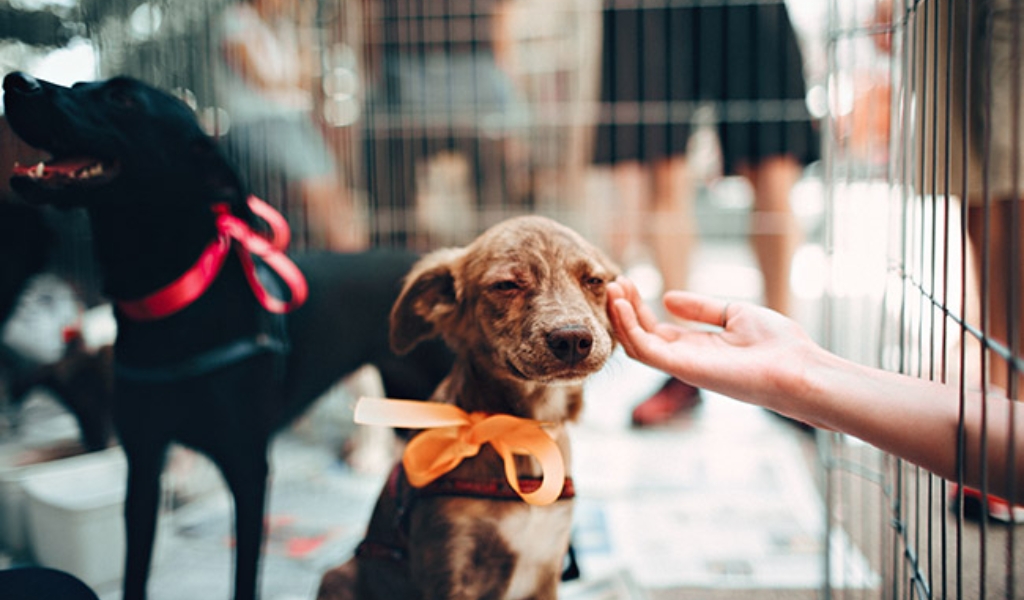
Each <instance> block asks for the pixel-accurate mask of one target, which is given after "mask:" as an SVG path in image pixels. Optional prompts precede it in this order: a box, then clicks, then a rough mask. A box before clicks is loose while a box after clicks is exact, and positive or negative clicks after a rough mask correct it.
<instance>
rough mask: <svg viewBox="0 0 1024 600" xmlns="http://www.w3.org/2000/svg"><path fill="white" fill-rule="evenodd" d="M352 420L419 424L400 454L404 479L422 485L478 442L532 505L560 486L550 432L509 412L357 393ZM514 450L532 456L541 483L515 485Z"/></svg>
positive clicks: (553, 496)
mask: <svg viewBox="0 0 1024 600" xmlns="http://www.w3.org/2000/svg"><path fill="white" fill-rule="evenodd" d="M355 421H356V423H361V424H364V425H385V426H388V427H399V428H403V429H423V430H425V431H422V432H420V433H419V434H418V435H416V437H414V438H413V439H412V440H410V441H409V443H408V445H407V446H406V448H405V453H404V454H403V455H402V464H403V466H404V467H405V472H406V475H407V476H408V478H409V483H411V484H412V485H413V486H414V487H423V486H425V485H427V484H429V483H430V482H432V481H434V480H435V479H437V478H438V477H440V476H442V475H444V474H445V473H448V472H449V471H451V470H452V469H454V468H455V467H457V466H458V465H459V463H461V462H462V460H463V459H465V458H469V457H470V456H476V454H477V453H478V452H479V451H480V447H481V446H483V445H484V444H490V445H491V446H492V447H493V448H494V449H495V450H496V451H497V452H498V455H499V456H501V459H502V460H503V461H504V463H505V478H506V479H507V480H508V483H509V485H511V486H512V489H513V490H515V492H516V493H517V494H519V497H520V498H522V499H523V500H524V501H526V503H528V504H533V505H537V506H542V505H546V504H551V503H552V502H554V501H555V500H558V497H559V495H560V494H561V493H562V486H564V485H565V463H564V462H563V461H562V453H561V451H560V450H559V449H558V444H556V443H555V441H554V440H553V439H551V436H550V435H548V434H547V432H545V431H544V429H543V428H541V424H540V423H539V422H537V421H534V420H533V419H523V418H520V417H513V416H512V415H505V414H497V415H488V414H487V413H481V412H474V413H467V412H466V411H464V410H462V409H461V408H459V407H457V406H452V405H450V404H439V403H436V402H417V401H413V400H391V399H386V398H360V399H359V403H358V404H356V414H355ZM514 454H522V455H527V456H532V457H534V458H535V459H537V461H538V462H539V463H540V466H541V469H542V471H543V473H542V475H541V483H540V487H538V488H537V489H536V490H535V491H533V492H523V491H521V490H520V489H519V474H518V473H517V472H516V465H515V459H514V458H513V455H514Z"/></svg>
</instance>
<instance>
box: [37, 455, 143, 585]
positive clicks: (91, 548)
mask: <svg viewBox="0 0 1024 600" xmlns="http://www.w3.org/2000/svg"><path fill="white" fill-rule="evenodd" d="M126 477H127V464H126V462H125V458H124V453H123V452H122V451H121V449H120V448H111V449H109V450H104V451H102V452H94V453H91V454H85V455H82V456H76V457H74V458H68V459H64V460H60V461H54V462H53V463H48V464H47V465H46V468H45V469H41V470H40V471H39V472H38V473H34V474H29V475H27V476H25V477H24V478H23V480H22V487H23V489H24V491H25V496H26V498H27V506H28V511H27V512H28V521H27V524H28V527H27V530H28V538H29V544H30V547H31V549H32V552H33V554H34V555H35V558H36V561H38V562H39V563H40V564H42V565H45V566H48V567H52V568H55V569H60V570H63V571H67V572H69V573H72V574H73V575H75V576H77V577H78V578H80V579H81V580H82V581H84V582H85V583H87V584H89V585H90V586H93V587H95V586H99V585H102V584H106V583H110V582H114V581H117V580H119V579H120V578H121V575H122V570H123V566H124V552H125V542H124V518H123V512H124V493H125V481H126Z"/></svg>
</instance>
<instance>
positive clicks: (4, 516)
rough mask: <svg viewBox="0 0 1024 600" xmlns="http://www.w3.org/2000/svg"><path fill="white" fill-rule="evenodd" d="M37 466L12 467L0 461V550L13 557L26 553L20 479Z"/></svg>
mask: <svg viewBox="0 0 1024 600" xmlns="http://www.w3.org/2000/svg"><path fill="white" fill-rule="evenodd" d="M36 467H38V465H28V466H14V465H10V464H7V463H6V462H4V461H3V460H0V548H4V549H6V550H7V551H8V552H11V553H13V554H14V555H15V556H21V555H23V554H25V553H27V552H28V533H27V532H26V531H25V521H26V520H27V519H28V508H27V507H26V506H25V505H26V500H25V491H24V490H23V489H22V487H21V482H22V479H23V478H24V477H25V474H26V473H28V472H29V471H30V470H32V469H34V468H36Z"/></svg>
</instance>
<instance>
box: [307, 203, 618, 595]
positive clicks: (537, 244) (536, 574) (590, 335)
mask: <svg viewBox="0 0 1024 600" xmlns="http://www.w3.org/2000/svg"><path fill="white" fill-rule="evenodd" d="M616 274H617V269H616V267H615V266H614V265H613V264H612V262H611V261H610V260H609V259H608V258H607V257H605V256H604V254H602V253H601V252H600V251H599V250H598V249H597V248H595V247H594V246H592V245H591V244H589V243H587V242H586V241H585V240H584V239H583V238H582V237H581V236H579V235H578V234H577V233H575V232H574V231H572V230H570V229H568V228H566V227H564V226H562V225H560V224H558V223H556V222H554V221H552V220H550V219H547V218H544V217H536V216H531V217H519V218H514V219H510V220H507V221H505V222H503V223H500V224H498V225H496V226H494V227H492V228H491V229H489V230H488V231H486V232H485V233H484V234H483V235H481V236H480V237H479V238H477V239H476V240H475V241H474V242H473V243H472V244H470V245H469V246H467V247H465V248H458V249H446V250H439V251H436V252H434V253H432V254H429V255H427V256H426V257H424V258H423V259H421V260H420V262H419V263H417V264H416V266H414V267H413V269H412V272H411V273H410V274H409V276H408V277H407V279H406V282H405V286H404V289H403V291H402V293H401V294H400V296H399V298H398V300H397V302H396V304H395V306H394V309H393V310H392V313H391V343H392V346H393V348H394V349H395V350H396V351H399V352H406V351H409V350H410V349H412V348H413V347H414V346H415V345H416V344H417V343H419V342H420V341H423V340H426V339H429V338H433V337H435V336H438V335H440V336H442V337H443V338H444V340H445V341H446V342H447V343H448V345H449V346H450V347H451V348H452V349H453V350H454V351H455V353H456V356H457V358H456V361H455V364H454V366H453V368H452V371H451V373H450V375H449V376H448V378H447V379H445V380H444V381H443V382H442V383H441V385H440V386H439V387H438V389H437V391H436V392H435V393H434V396H433V400H434V401H435V402H440V403H446V404H453V405H455V406H457V407H459V408H461V409H462V410H464V411H466V412H467V413H486V414H488V415H495V414H499V415H513V416H516V417H523V418H528V419H535V420H537V421H540V422H542V423H543V428H544V431H546V432H547V434H548V435H549V436H550V437H551V438H552V439H553V440H554V442H555V443H556V444H557V447H558V449H559V450H560V453H561V458H562V459H564V462H565V464H566V473H568V472H569V469H568V462H569V440H568V437H567V435H566V431H565V427H564V424H565V423H566V422H567V421H571V420H573V419H574V418H575V417H576V416H577V415H578V414H579V412H580V409H581V408H582V402H583V398H582V382H583V380H584V378H585V377H587V376H588V375H591V374H592V373H594V372H596V371H598V370H599V369H600V368H601V367H602V366H603V365H604V363H605V361H606V360H607V359H608V357H609V356H610V355H611V353H612V350H613V348H614V338H613V337H612V335H611V329H610V324H609V321H608V318H607V315H606V312H605V286H606V284H607V283H608V282H609V281H611V280H612V279H613V278H614V277H615V275H616ZM515 462H516V467H517V469H518V475H519V484H520V486H521V487H522V488H523V489H524V490H525V489H527V483H528V482H529V481H531V478H536V477H539V476H541V475H542V473H541V468H540V465H539V464H538V463H537V461H536V460H534V459H533V458H531V457H529V456H523V455H518V456H516V457H515ZM505 472H506V471H505V467H504V465H503V462H502V458H501V457H500V456H499V454H498V452H496V451H495V450H494V448H493V447H492V446H490V445H483V446H482V447H481V448H480V451H479V453H478V454H476V455H475V456H471V457H468V458H466V459H465V460H462V462H461V463H460V464H458V466H457V467H455V468H454V469H453V470H451V471H450V472H448V473H447V474H445V475H442V476H441V477H440V478H439V479H437V480H435V481H434V482H433V483H430V484H429V485H427V486H426V487H422V488H413V487H412V486H411V485H410V483H409V479H408V478H407V477H406V472H405V471H404V470H403V468H402V467H401V466H399V467H396V469H395V471H394V472H393V473H392V476H391V477H390V478H389V481H388V484H387V485H386V487H385V489H384V491H383V493H382V494H381V496H380V498H379V500H378V502H377V506H376V508H375V509H374V513H373V516H372V518H371V521H370V524H369V527H368V530H367V536H366V539H365V540H364V541H363V543H362V544H361V545H360V547H359V549H358V550H357V552H356V556H355V558H353V559H352V560H351V561H349V562H348V563H346V564H344V565H342V566H340V567H337V568H335V569H332V570H330V571H328V572H327V573H326V574H325V575H324V577H323V579H322V581H321V585H320V590H319V594H318V598H319V599H320V600H340V599H348V598H360V599H371V598H372V599H381V600H385V599H386V600H392V599H396V598H402V599H419V598H422V599H442V598H443V599H454V598H466V599H470V598H471V599H474V600H475V599H479V598H556V597H557V592H558V583H559V580H560V575H561V571H562V567H563V560H564V557H565V555H566V552H567V549H568V546H569V533H570V527H571V521H572V506H573V503H572V500H571V496H572V486H571V480H570V479H568V478H566V480H565V482H564V483H565V487H564V488H563V489H562V493H561V495H560V496H558V499H557V500H556V501H554V502H552V503H550V504H547V505H544V506H537V505H531V504H528V503H526V502H524V501H523V500H522V499H520V497H519V496H518V495H517V494H516V492H515V491H513V490H512V489H511V487H510V486H509V484H508V482H507V481H506V477H505ZM533 481H534V483H536V480H535V479H534V480H533ZM559 483H560V484H561V483H562V482H561V481H559Z"/></svg>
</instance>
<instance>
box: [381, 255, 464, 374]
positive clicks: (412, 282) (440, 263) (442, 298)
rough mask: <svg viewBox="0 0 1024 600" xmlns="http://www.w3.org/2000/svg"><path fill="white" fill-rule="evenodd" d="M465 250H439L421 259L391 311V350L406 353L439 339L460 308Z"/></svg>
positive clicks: (411, 272) (410, 273) (408, 277)
mask: <svg viewBox="0 0 1024 600" xmlns="http://www.w3.org/2000/svg"><path fill="white" fill-rule="evenodd" d="M464 255H465V250H463V249H461V248H446V249H442V250H436V251H434V252H431V253H430V254H428V255H426V256H424V257H423V258H421V259H420V260H419V261H418V262H417V263H416V264H415V265H413V268H412V270H411V271H410V272H409V275H408V276H406V278H405V284H404V285H403V287H402V292H401V293H400V294H399V295H398V300H396V301H395V305H394V307H393V308H392V309H391V349H392V350H394V351H395V352H396V353H398V354H405V353H406V352H409V351H410V350H412V349H413V348H414V347H415V346H416V344H418V343H420V342H422V341H424V340H428V339H430V338H432V337H435V336H437V335H438V334H440V333H441V331H443V330H444V322H445V321H447V320H448V319H451V318H452V317H453V315H454V314H455V312H456V310H457V309H458V297H459V291H458V282H457V278H456V275H455V273H456V269H457V267H458V264H459V262H460V259H461V258H462V257H463V256H464Z"/></svg>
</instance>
